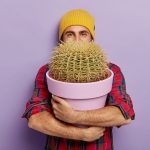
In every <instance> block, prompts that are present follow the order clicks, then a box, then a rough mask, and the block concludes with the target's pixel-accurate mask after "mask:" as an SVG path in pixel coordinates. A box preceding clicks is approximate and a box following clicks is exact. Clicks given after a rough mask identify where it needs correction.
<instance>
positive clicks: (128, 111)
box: [108, 100, 135, 120]
mask: <svg viewBox="0 0 150 150" xmlns="http://www.w3.org/2000/svg"><path fill="white" fill-rule="evenodd" d="M108 106H116V107H118V108H119V109H120V110H121V112H122V114H123V116H124V118H125V119H129V118H131V119H132V120H134V119H135V113H134V110H133V108H131V107H130V106H129V105H127V104H126V103H125V102H124V101H122V100H118V101H117V103H116V102H115V103H109V104H108Z"/></svg>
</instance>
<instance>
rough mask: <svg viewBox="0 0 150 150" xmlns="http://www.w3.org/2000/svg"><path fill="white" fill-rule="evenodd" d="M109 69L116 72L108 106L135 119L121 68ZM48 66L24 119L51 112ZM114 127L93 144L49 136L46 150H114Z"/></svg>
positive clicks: (40, 71) (107, 129)
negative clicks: (47, 76) (43, 112)
mask: <svg viewBox="0 0 150 150" xmlns="http://www.w3.org/2000/svg"><path fill="white" fill-rule="evenodd" d="M109 68H110V69H111V70H112V71H113V72H114V79H113V86H112V90H111V92H110V93H109V94H108V97H107V102H106V106H110V105H111V106H116V107H118V108H119V109H120V110H121V112H122V114H123V116H124V117H125V118H126V119H128V118H131V119H134V116H135V114H134V110H133V105H132V101H131V98H130V96H129V95H128V94H127V93H126V84H125V79H124V76H123V74H122V72H121V70H120V68H119V67H118V66H117V65H115V64H112V63H110V64H109ZM47 71H48V65H44V66H43V67H41V68H40V70H39V72H38V74H37V76H36V79H35V87H34V90H33V95H32V97H31V99H29V101H28V102H27V104H26V111H25V113H24V114H23V117H25V118H27V119H29V117H30V116H31V115H33V114H36V113H39V112H42V111H44V110H46V111H48V112H51V111H52V107H51V102H50V100H51V94H50V93H49V91H48V88H47V82H46V72H47ZM112 138H113V136H112V127H109V128H106V130H105V132H104V135H103V137H101V138H100V139H98V140H96V141H93V142H84V141H77V140H70V139H64V138H60V137H54V136H47V143H46V146H45V149H46V150H113V139H112Z"/></svg>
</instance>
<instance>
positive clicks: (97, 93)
mask: <svg viewBox="0 0 150 150" xmlns="http://www.w3.org/2000/svg"><path fill="white" fill-rule="evenodd" d="M108 70H109V72H110V76H109V77H108V78H107V79H104V80H101V81H96V82H89V83H69V82H62V81H58V80H55V79H53V78H51V77H50V76H49V73H48V72H47V73H46V78H47V85H48V89H49V92H50V93H52V94H53V95H56V96H59V97H62V98H63V99H66V101H67V102H68V103H69V104H70V105H71V106H72V108H74V109H75V110H92V109H98V108H102V107H104V106H105V102H106V98H107V94H108V93H109V92H110V91H111V89H112V82H113V76H114V73H113V72H112V71H111V70H110V69H108Z"/></svg>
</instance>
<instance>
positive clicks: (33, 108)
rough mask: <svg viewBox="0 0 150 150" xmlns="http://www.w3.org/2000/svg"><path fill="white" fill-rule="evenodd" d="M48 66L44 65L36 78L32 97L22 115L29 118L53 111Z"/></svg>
mask: <svg viewBox="0 0 150 150" xmlns="http://www.w3.org/2000/svg"><path fill="white" fill-rule="evenodd" d="M47 70H48V66H47V65H44V66H42V67H41V68H40V69H39V71H38V74H37V76H36V79H35V86H34V90H33V93H32V96H31V98H30V99H29V100H28V101H27V103H26V110H25V112H24V114H23V115H22V117H23V118H26V119H29V118H30V117H31V116H32V115H34V114H36V113H39V112H42V111H48V112H51V110H52V108H51V101H50V99H51V94H50V93H49V91H48V88H47V82H46V72H47Z"/></svg>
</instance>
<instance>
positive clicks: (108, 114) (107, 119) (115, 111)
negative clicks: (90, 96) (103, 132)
mask: <svg viewBox="0 0 150 150" xmlns="http://www.w3.org/2000/svg"><path fill="white" fill-rule="evenodd" d="M130 122H131V119H125V118H124V116H123V115H122V113H121V111H120V109H119V108H117V107H115V106H107V107H104V108H101V109H97V110H89V111H78V112H77V116H76V119H75V123H79V124H84V125H92V126H102V127H112V126H120V125H125V124H128V123H130Z"/></svg>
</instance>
